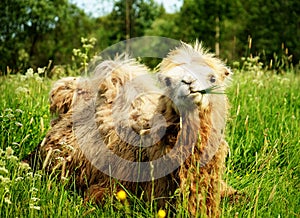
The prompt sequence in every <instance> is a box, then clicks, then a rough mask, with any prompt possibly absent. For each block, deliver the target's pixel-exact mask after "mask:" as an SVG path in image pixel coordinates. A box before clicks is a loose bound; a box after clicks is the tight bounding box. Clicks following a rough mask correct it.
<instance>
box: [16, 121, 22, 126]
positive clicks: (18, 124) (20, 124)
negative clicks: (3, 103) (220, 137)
mask: <svg viewBox="0 0 300 218" xmlns="http://www.w3.org/2000/svg"><path fill="white" fill-rule="evenodd" d="M15 124H16V125H17V126H19V127H22V126H23V124H22V123H20V122H15Z"/></svg>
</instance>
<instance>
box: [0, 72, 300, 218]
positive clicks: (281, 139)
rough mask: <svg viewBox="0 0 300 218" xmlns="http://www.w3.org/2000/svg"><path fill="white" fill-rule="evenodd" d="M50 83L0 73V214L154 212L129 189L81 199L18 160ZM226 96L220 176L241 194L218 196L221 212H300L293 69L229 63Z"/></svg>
mask: <svg viewBox="0 0 300 218" xmlns="http://www.w3.org/2000/svg"><path fill="white" fill-rule="evenodd" d="M51 83H52V81H51V80H50V79H47V78H41V77H40V76H39V75H38V74H34V73H33V72H32V71H30V70H29V71H28V72H27V74H26V76H22V75H8V76H3V77H0V121H1V124H0V148H1V150H0V217H83V216H86V217H126V216H127V217H157V208H156V207H155V205H152V204H151V205H150V204H145V203H143V202H141V201H140V200H139V199H136V198H134V196H128V198H129V199H130V202H131V203H130V205H128V204H126V203H125V204H122V203H121V202H119V201H117V200H116V199H115V197H111V198H110V199H108V200H107V203H106V204H105V205H103V206H95V205H92V204H89V203H87V204H84V199H83V198H82V197H81V196H80V195H79V194H78V193H77V192H76V191H74V190H73V188H70V187H69V188H66V187H65V185H64V184H63V183H61V182H60V180H59V179H57V178H56V177H55V175H44V174H43V172H42V171H38V172H36V173H35V174H34V175H33V172H32V170H31V169H30V168H28V166H27V165H26V164H23V163H21V162H20V160H21V159H22V158H24V157H25V156H26V154H28V153H29V152H30V151H32V150H33V149H34V148H35V147H36V146H37V145H38V144H39V143H40V142H41V140H42V139H43V137H44V136H45V134H46V132H47V130H48V128H49V123H50V119H51V117H50V114H49V106H48V92H49V90H50V87H51ZM228 97H229V99H230V102H231V109H230V115H229V120H228V126H227V136H226V137H227V141H228V143H229V146H230V150H231V155H230V156H229V157H228V160H227V171H226V174H225V178H226V180H227V182H228V183H229V184H230V185H232V186H233V187H234V188H235V189H237V190H239V192H240V193H241V194H240V197H239V199H238V200H236V201H234V202H233V201H232V200H231V199H224V200H223V201H222V204H221V207H222V217H300V151H299V149H300V75H297V74H296V73H294V72H290V73H285V74H284V75H277V74H276V73H271V72H267V71H264V70H262V69H261V68H259V69H258V70H256V69H255V68H253V67H252V68H251V69H244V70H237V71H236V72H235V75H234V76H233V81H232V84H231V86H230V88H229V90H228ZM176 210H177V211H176V213H177V215H176V216H177V217H184V216H185V212H184V211H183V209H182V208H181V207H178V208H177V209H176ZM168 215H169V214H168V211H167V216H168Z"/></svg>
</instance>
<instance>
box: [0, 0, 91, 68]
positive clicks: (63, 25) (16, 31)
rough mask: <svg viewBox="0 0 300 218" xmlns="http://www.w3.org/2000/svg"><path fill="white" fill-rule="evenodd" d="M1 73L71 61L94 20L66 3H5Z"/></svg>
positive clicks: (0, 31)
mask: <svg viewBox="0 0 300 218" xmlns="http://www.w3.org/2000/svg"><path fill="white" fill-rule="evenodd" d="M0 22H1V24H2V26H3V28H1V29H0V42H1V43H0V56H1V60H0V72H1V71H2V72H5V70H6V67H7V66H9V67H10V68H11V69H13V71H14V72H19V71H20V70H21V69H24V68H25V69H26V68H28V67H29V66H31V67H34V68H36V67H38V66H44V65H47V63H48V61H49V60H53V61H54V64H61V63H62V62H65V61H66V59H67V57H69V58H70V59H71V54H72V49H73V48H74V46H76V45H78V46H79V45H80V37H74V36H76V35H87V34H89V29H90V28H91V27H90V26H92V25H90V24H91V23H93V20H92V19H90V18H88V17H87V16H86V15H85V14H84V13H83V12H82V11H81V10H79V9H78V8H76V7H75V6H74V5H71V4H69V3H68V1H66V0H63V1H60V0H59V1H58V0H55V1H50V0H41V1H35V0H27V1H23V0H12V1H8V0H5V1H4V2H2V3H1V4H0Z"/></svg>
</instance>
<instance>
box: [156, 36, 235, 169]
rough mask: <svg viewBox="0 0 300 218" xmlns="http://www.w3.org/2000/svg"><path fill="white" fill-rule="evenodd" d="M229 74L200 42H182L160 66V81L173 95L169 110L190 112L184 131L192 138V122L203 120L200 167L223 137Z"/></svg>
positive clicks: (208, 158)
mask: <svg viewBox="0 0 300 218" xmlns="http://www.w3.org/2000/svg"><path fill="white" fill-rule="evenodd" d="M230 74H231V72H230V70H229V69H228V68H227V67H226V66H225V65H224V64H223V63H222V62H221V60H219V59H218V58H216V57H214V55H212V54H210V53H208V52H207V51H205V50H204V49H203V48H202V47H201V44H199V43H198V42H196V44H195V45H194V46H191V45H188V44H185V43H182V45H181V46H180V47H179V48H177V49H175V50H173V51H171V52H170V53H169V55H168V56H167V57H166V58H164V59H163V61H162V63H161V65H160V74H159V77H160V80H161V81H162V82H163V83H165V87H166V89H167V93H168V95H169V96H170V97H171V98H172V99H171V100H172V104H171V106H172V110H169V111H175V112H176V113H177V115H179V116H180V117H183V115H188V117H187V116H184V118H185V119H184V120H185V124H184V123H183V125H182V126H183V127H184V126H185V125H186V128H185V129H184V128H183V129H182V130H183V131H182V134H185V133H188V134H187V138H189V134H190V133H192V132H194V130H195V129H192V124H193V123H197V122H200V131H199V133H200V136H201V144H202V147H201V153H202V154H201V156H200V158H199V161H200V166H204V165H205V164H206V163H208V162H209V161H210V160H211V159H212V158H213V156H214V155H215V153H216V152H217V150H218V148H219V146H220V145H221V143H222V141H223V139H224V128H225V123H226V116H227V110H228V106H227V97H226V95H225V88H226V81H227V80H228V78H229V77H230ZM169 105H170V104H169ZM186 112H188V113H186ZM182 139H185V138H184V135H183V137H182Z"/></svg>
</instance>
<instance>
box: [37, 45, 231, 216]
mask: <svg viewBox="0 0 300 218" xmlns="http://www.w3.org/2000/svg"><path fill="white" fill-rule="evenodd" d="M198 67H200V68H199V69H200V72H193V70H194V69H198ZM203 67H204V68H203ZM159 69H160V70H159V71H160V76H159V80H160V82H161V83H166V88H165V92H166V93H167V94H168V95H159V94H155V95H152V96H149V95H145V96H140V97H139V98H138V99H136V100H135V101H133V102H132V101H130V99H129V98H128V96H130V92H134V91H136V92H147V91H149V90H155V89H156V86H157V81H156V80H155V79H153V80H152V79H150V80H147V81H144V80H142V79H141V80H140V81H139V80H138V82H137V83H135V84H138V85H137V86H135V85H134V86H133V87H132V89H129V90H127V91H126V93H125V94H124V95H119V94H120V90H122V87H124V86H125V85H126V83H128V82H130V81H132V80H134V79H138V78H139V77H140V76H141V77H142V76H144V75H145V74H148V72H149V70H148V69H147V68H146V67H145V66H143V65H141V64H138V63H137V62H136V61H134V60H130V59H129V60H128V59H125V60H123V59H122V58H117V59H116V60H111V61H104V62H103V63H101V64H100V65H99V66H98V67H97V68H96V70H95V75H94V77H93V78H94V80H93V81H88V80H86V79H83V78H64V79H61V80H59V81H57V82H56V83H55V84H54V86H53V89H52V90H51V93H50V104H51V107H50V109H51V113H57V115H58V117H57V118H56V119H55V121H54V122H52V125H51V129H50V130H49V132H48V133H47V135H46V137H45V139H44V141H43V143H42V145H41V147H40V154H41V157H42V159H43V162H44V164H43V167H44V168H45V169H47V170H48V171H50V172H52V171H55V170H60V172H61V177H62V178H64V177H66V176H68V175H70V174H74V175H75V181H76V186H77V188H78V189H81V190H82V191H83V192H84V193H85V197H86V198H87V199H91V198H92V199H94V200H96V201H97V202H101V200H102V199H103V198H104V196H105V194H107V193H109V191H110V190H111V187H112V186H113V185H114V184H115V185H117V186H118V185H119V184H121V185H123V186H124V187H125V188H126V189H128V190H129V191H131V192H133V193H135V194H137V195H141V194H143V196H144V199H145V200H151V199H153V198H158V197H159V198H161V199H162V200H161V202H160V203H161V205H163V203H164V202H165V201H166V200H168V197H169V196H171V195H172V194H174V192H175V190H177V189H178V188H179V189H180V190H181V194H182V196H183V197H184V198H186V199H188V205H186V206H187V207H188V209H189V211H190V213H191V214H193V215H199V214H202V215H204V214H206V215H208V216H209V217H217V216H219V206H220V199H221V192H222V191H224V190H221V186H223V182H222V174H223V170H224V167H225V157H226V155H227V152H228V145H227V143H226V141H225V139H224V128H225V122H226V116H227V110H228V104H227V98H226V95H225V94H209V93H208V94H203V93H198V91H199V90H198V88H199V87H198V86H202V85H203V84H202V83H199V84H198V83H196V82H194V80H191V77H189V78H187V79H186V78H183V77H186V76H187V75H188V76H189V74H190V73H191V72H192V74H193V75H194V74H195V75H196V77H198V76H199V78H202V77H203V75H204V77H203V80H205V81H206V80H209V78H211V79H210V81H211V82H213V83H214V84H216V85H217V87H218V88H217V89H216V90H217V91H218V92H224V90H225V88H226V80H227V77H228V76H229V75H230V70H229V69H228V68H226V67H225V65H224V64H223V63H222V62H221V61H220V60H219V59H217V58H215V57H214V56H213V55H212V54H210V53H208V52H206V51H205V50H203V49H202V47H201V44H199V43H196V44H195V46H194V47H192V46H190V45H187V44H184V43H183V44H182V46H181V47H179V48H177V49H175V50H174V51H171V52H170V54H169V55H168V56H167V57H166V58H165V59H164V60H163V61H162V63H161V64H160V68H159ZM201 69H204V70H205V71H206V70H209V71H207V72H205V73H203V72H201ZM210 70H211V71H210ZM195 71H197V70H195ZM206 73H207V75H206ZM211 73H212V74H213V77H207V76H211ZM214 80H216V81H214ZM99 81H100V82H99ZM208 83H209V81H208V82H205V83H204V85H205V84H208ZM95 85H96V86H95ZM95 87H96V93H97V95H96V97H95ZM182 87H183V88H182ZM202 88H208V87H202ZM196 89H197V90H196ZM182 90H183V91H184V92H186V91H188V93H189V96H188V97H189V98H191V99H194V103H195V105H197V110H196V113H195V112H191V113H190V114H188V115H184V116H183V115H182V114H180V113H179V110H178V107H181V105H180V104H181V102H180V101H181V100H180V93H181V92H182ZM194 91H195V92H194ZM167 96H172V97H173V99H175V100H174V101H171V100H170V98H168V97H167ZM95 98H96V102H95V108H92V109H91V108H90V107H89V106H87V105H88V104H86V103H87V102H89V101H90V100H91V99H95ZM116 99H117V101H119V102H120V104H119V105H120V106H119V108H117V110H118V111H119V112H120V114H119V116H118V117H117V118H116V117H114V116H113V107H114V102H115V101H116ZM199 99H200V100H199ZM129 101H130V102H129ZM128 104H130V106H129V108H130V114H129V115H128V114H122V110H123V108H122V107H123V106H124V107H125V106H126V107H128ZM74 110H79V111H81V112H85V113H82V117H80V119H79V120H77V121H75V126H74V113H76V112H75V111H74ZM84 114H92V115H93V118H94V120H93V121H96V124H95V126H93V128H92V129H87V128H86V127H87V126H88V125H89V123H90V122H91V117H89V116H88V115H87V116H86V117H84ZM154 114H161V115H162V116H163V117H164V119H165V121H166V122H165V123H162V124H160V123H159V122H157V120H156V119H155V118H153V116H154ZM80 115H81V114H80ZM123 115H124V116H125V115H128V117H129V121H130V122H129V123H130V124H129V125H130V126H131V128H132V129H133V130H134V131H135V132H136V133H137V135H140V136H142V135H143V134H145V133H147V131H148V130H149V128H150V127H149V125H150V126H152V127H155V128H162V127H164V128H166V134H165V135H164V136H163V137H162V138H161V140H159V141H158V142H155V143H154V145H153V146H151V147H147V148H142V149H140V148H139V147H136V146H132V145H130V144H129V143H128V142H126V141H127V140H124V137H125V138H126V137H129V138H128V140H129V141H130V140H131V141H133V142H134V140H136V139H135V138H134V137H133V138H130V137H131V136H130V134H129V135H128V134H127V132H126V131H127V129H126V128H124V130H122V128H121V130H120V131H119V132H117V131H116V129H115V124H116V123H119V125H120V126H121V127H122V125H123V123H125V121H124V119H123V118H122V117H124V116H123ZM182 116H183V117H182ZM195 116H196V117H198V119H195ZM75 118H76V116H75ZM182 120H184V122H186V124H187V126H189V128H186V129H184V128H182V123H181V122H182ZM197 122H200V123H197ZM124 125H125V124H124ZM126 125H128V124H126ZM160 125H162V126H160ZM197 126H200V128H198V129H196V127H197ZM75 131H76V134H75ZM96 134H100V136H101V137H102V138H101V139H103V142H104V144H105V146H106V148H108V149H110V150H111V151H113V153H115V154H116V155H118V156H120V157H122V158H124V159H127V160H130V161H135V162H137V161H151V160H155V159H158V158H160V157H162V156H163V155H164V154H167V153H168V152H169V151H170V150H172V149H173V148H174V145H175V143H176V141H177V140H178V138H179V137H180V136H183V137H182V138H183V139H185V140H184V141H183V142H182V143H187V144H188V143H190V141H191V139H192V138H195V137H197V138H199V139H198V141H197V142H196V143H194V144H193V148H192V154H191V155H189V156H186V157H185V158H184V159H185V161H184V162H183V163H182V164H181V165H180V167H179V168H178V169H176V170H175V171H174V172H172V173H170V174H169V175H166V176H164V177H162V178H159V179H155V180H154V181H150V182H141V183H138V184H136V183H133V182H128V181H116V180H114V179H111V178H110V177H109V176H107V175H106V174H104V173H102V172H101V171H100V170H98V169H97V168H96V167H95V166H94V165H93V164H92V163H96V164H97V166H98V165H99V164H100V165H101V164H104V163H101V160H100V163H99V158H98V159H97V158H96V159H92V160H91V159H90V158H86V156H87V155H89V154H98V157H99V156H101V149H103V148H101V146H102V145H101V146H100V145H99V146H97V143H95V141H93V140H94V139H95V137H94V135H96ZM81 139H83V140H81ZM87 139H89V140H87ZM80 140H81V141H80ZM79 141H80V143H79ZM79 144H80V145H79ZM82 144H83V146H82ZM82 149H84V151H83V150H82ZM94 156H95V155H94ZM96 157H97V155H96ZM174 158H175V159H176V157H174ZM175 161H179V162H180V160H175ZM177 163H178V162H177ZM120 173H124V174H126V173H127V169H124V168H122V163H120Z"/></svg>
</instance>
